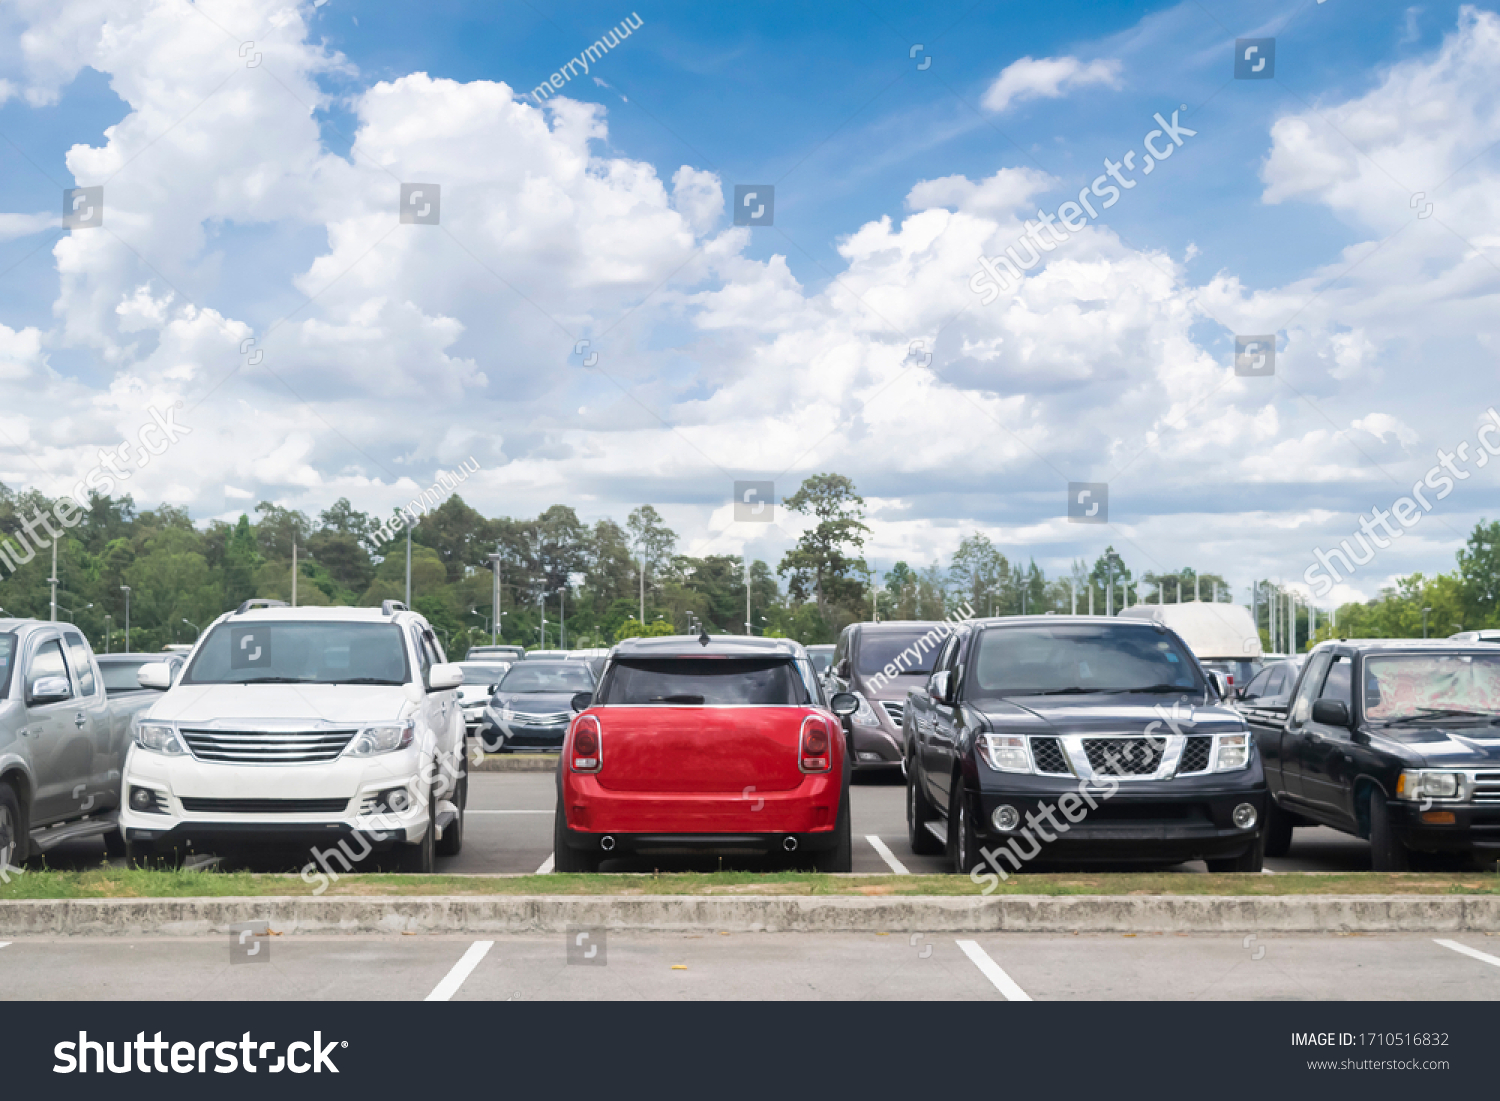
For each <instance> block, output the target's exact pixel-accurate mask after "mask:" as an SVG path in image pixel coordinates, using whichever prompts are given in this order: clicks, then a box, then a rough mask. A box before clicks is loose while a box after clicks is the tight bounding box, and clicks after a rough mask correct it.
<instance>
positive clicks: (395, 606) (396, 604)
mask: <svg viewBox="0 0 1500 1101" xmlns="http://www.w3.org/2000/svg"><path fill="white" fill-rule="evenodd" d="M409 611H411V609H410V608H408V607H407V606H406V605H405V604H403V603H402V602H401V601H399V600H382V601H381V602H380V614H381V615H395V614H396V613H397V612H409Z"/></svg>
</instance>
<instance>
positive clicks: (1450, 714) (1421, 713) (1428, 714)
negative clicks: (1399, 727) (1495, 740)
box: [1375, 707, 1500, 727]
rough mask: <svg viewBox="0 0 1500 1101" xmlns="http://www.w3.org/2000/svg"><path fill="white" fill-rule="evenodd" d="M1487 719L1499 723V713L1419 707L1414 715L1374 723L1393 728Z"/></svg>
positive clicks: (1458, 708)
mask: <svg viewBox="0 0 1500 1101" xmlns="http://www.w3.org/2000/svg"><path fill="white" fill-rule="evenodd" d="M1461 718H1471V719H1488V720H1489V721H1490V722H1491V723H1495V722H1500V712H1495V711H1467V710H1465V709H1464V708H1461V707H1419V708H1417V710H1416V713H1415V714H1411V715H1398V716H1396V717H1395V718H1394V719H1386V720H1385V721H1384V722H1381V723H1376V724H1375V725H1376V726H1377V727H1387V726H1395V725H1396V724H1397V723H1409V722H1417V721H1419V720H1422V719H1461Z"/></svg>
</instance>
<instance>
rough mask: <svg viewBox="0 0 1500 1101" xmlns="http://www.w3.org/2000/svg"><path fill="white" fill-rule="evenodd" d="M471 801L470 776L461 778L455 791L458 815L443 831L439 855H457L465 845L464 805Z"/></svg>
mask: <svg viewBox="0 0 1500 1101" xmlns="http://www.w3.org/2000/svg"><path fill="white" fill-rule="evenodd" d="M468 802H469V778H468V776H463V777H460V778H459V781H458V787H457V788H456V789H455V790H454V792H453V805H454V806H455V807H457V808H458V817H457V818H455V819H454V820H453V821H452V822H449V823H448V828H447V829H445V830H444V831H443V839H442V840H441V841H439V842H438V843H437V855H438V856H457V855H458V854H459V853H460V852H462V851H463V847H464V807H465V806H467V805H468Z"/></svg>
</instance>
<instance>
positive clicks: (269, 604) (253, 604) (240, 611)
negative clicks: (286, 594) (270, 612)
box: [234, 600, 291, 615]
mask: <svg viewBox="0 0 1500 1101" xmlns="http://www.w3.org/2000/svg"><path fill="white" fill-rule="evenodd" d="M290 607H291V605H290V604H288V603H287V602H286V601H285V600H247V601H245V602H244V603H243V604H241V605H240V606H239V607H238V608H236V609H235V610H234V614H235V615H244V614H245V613H246V612H248V611H250V610H252V609H254V608H290Z"/></svg>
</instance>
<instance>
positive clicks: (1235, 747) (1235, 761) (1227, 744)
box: [1215, 733, 1250, 772]
mask: <svg viewBox="0 0 1500 1101" xmlns="http://www.w3.org/2000/svg"><path fill="white" fill-rule="evenodd" d="M1249 763H1250V735H1249V734H1248V733H1245V734H1220V735H1219V766H1218V768H1217V769H1215V771H1216V772H1233V771H1234V770H1235V769H1238V768H1244V767H1245V766H1246V765H1248V764H1249Z"/></svg>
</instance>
